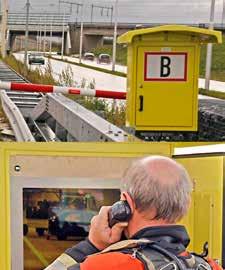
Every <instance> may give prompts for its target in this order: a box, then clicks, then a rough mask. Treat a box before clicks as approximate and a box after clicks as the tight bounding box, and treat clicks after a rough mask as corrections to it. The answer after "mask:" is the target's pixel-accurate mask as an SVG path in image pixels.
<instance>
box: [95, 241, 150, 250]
mask: <svg viewBox="0 0 225 270" xmlns="http://www.w3.org/2000/svg"><path fill="white" fill-rule="evenodd" d="M150 243H153V242H152V241H151V240H148V239H129V240H123V241H120V242H117V243H115V244H112V245H111V246H109V247H107V248H106V249H104V250H103V251H101V252H100V254H101V253H107V252H111V251H119V250H122V249H129V248H130V249H132V248H135V247H138V246H141V245H146V244H150Z"/></svg>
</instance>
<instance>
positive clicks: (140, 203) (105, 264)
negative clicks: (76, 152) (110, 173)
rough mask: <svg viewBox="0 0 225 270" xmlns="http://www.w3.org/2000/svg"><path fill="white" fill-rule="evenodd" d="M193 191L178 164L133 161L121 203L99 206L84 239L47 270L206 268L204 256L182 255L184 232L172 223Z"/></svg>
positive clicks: (157, 159)
mask: <svg viewBox="0 0 225 270" xmlns="http://www.w3.org/2000/svg"><path fill="white" fill-rule="evenodd" d="M191 192H192V182H191V180H190V178H189V175H188V173H187V171H186V170H185V168H184V167H183V166H182V165H180V164H178V163H177V162H176V161H174V160H172V159H170V158H167V157H162V156H150V157H145V158H143V159H140V160H138V161H135V162H134V163H133V164H131V166H130V167H129V168H128V169H127V170H126V171H125V173H124V175H123V178H122V185H121V201H122V202H120V203H119V204H118V203H117V207H115V206H112V207H111V206H109V207H108V206H105V207H102V208H101V210H100V212H99V214H98V215H97V216H95V217H94V218H93V219H92V221H91V227H90V232H89V236H88V239H87V240H85V241H83V242H80V243H79V244H78V245H76V246H74V247H72V248H70V249H68V250H66V251H65V253H64V254H62V255H61V256H60V257H59V258H58V259H56V260H55V262H53V264H52V265H50V266H49V267H48V268H47V269H48V270H66V269H68V270H76V269H81V270H95V269H96V270H97V269H98V270H99V269H107V270H111V269H112V270H113V269H116V270H128V269H129V270H143V269H148V270H154V269H161V270H171V269H173V268H174V270H176V269H179V268H182V270H184V269H187V268H193V269H195V268H196V269H198V270H201V268H202V270H203V268H204V270H207V269H210V266H209V264H208V263H207V262H206V261H205V260H204V259H203V258H201V257H200V256H196V255H192V254H190V253H187V252H186V247H187V246H188V244H189V242H190V240H189V237H188V234H187V232H186V230H185V228H184V227H183V226H181V225H176V224H175V223H176V222H178V221H180V220H181V219H182V218H183V217H184V216H185V214H186V213H187V211H188V208H189V205H190V201H191ZM123 207H125V208H123ZM117 212H118V213H117ZM117 214H118V216H117V220H116V219H115V216H113V215H117ZM113 218H114V219H115V220H114V223H111V222H112V220H113ZM122 239H123V240H122ZM180 270H181V269H180Z"/></svg>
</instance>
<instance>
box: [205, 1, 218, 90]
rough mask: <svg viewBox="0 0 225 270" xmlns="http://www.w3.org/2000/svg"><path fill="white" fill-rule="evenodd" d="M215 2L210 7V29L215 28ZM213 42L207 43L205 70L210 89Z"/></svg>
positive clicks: (206, 86)
mask: <svg viewBox="0 0 225 270" xmlns="http://www.w3.org/2000/svg"><path fill="white" fill-rule="evenodd" d="M215 4H216V0H212V1H211V9H210V22H209V29H210V30H213V29H214V17H215ZM212 49H213V45H212V43H209V44H208V45H207V54H206V71H205V89H207V90H209V87H210V77H211V66H212Z"/></svg>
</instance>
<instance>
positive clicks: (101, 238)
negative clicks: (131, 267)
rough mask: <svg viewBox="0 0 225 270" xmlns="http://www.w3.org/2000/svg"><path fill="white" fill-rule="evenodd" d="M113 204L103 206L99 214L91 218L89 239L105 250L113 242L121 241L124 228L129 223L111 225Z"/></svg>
mask: <svg viewBox="0 0 225 270" xmlns="http://www.w3.org/2000/svg"><path fill="white" fill-rule="evenodd" d="M110 208H111V206H103V207H102V208H101V209H100V211H99V214H98V215H97V216H94V217H93V218H92V220H91V228H90V232H89V240H90V241H91V243H92V244H93V245H94V246H95V247H96V248H98V249H99V250H103V249H105V248H107V247H108V246H110V245H111V244H113V243H116V242H118V241H120V239H121V235H122V232H123V230H124V229H125V228H126V227H127V225H128V223H127V222H123V223H117V224H115V225H114V226H113V227H112V228H110V227H109V221H108V212H109V209H110Z"/></svg>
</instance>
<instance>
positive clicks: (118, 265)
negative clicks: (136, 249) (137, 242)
mask: <svg viewBox="0 0 225 270" xmlns="http://www.w3.org/2000/svg"><path fill="white" fill-rule="evenodd" d="M80 269H81V270H101V269H102V270H106V269H107V270H124V269H129V270H144V265H143V264H142V262H141V261H140V260H138V259H136V258H134V257H132V256H131V255H130V254H123V253H121V252H109V253H103V254H99V255H93V256H90V257H87V259H86V260H85V261H84V262H83V263H81V264H80Z"/></svg>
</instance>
